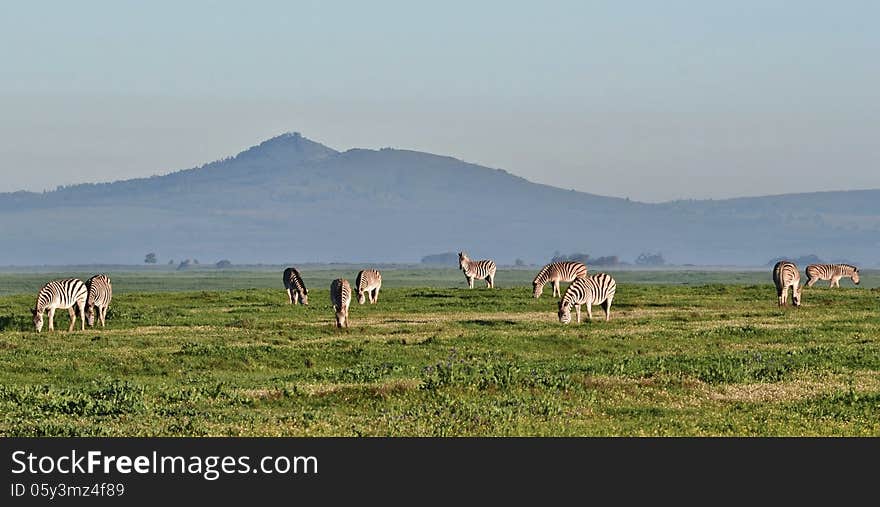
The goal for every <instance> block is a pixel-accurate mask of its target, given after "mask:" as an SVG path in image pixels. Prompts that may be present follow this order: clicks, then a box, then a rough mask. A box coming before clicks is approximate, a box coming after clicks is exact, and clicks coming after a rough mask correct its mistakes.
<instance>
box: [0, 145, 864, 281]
mask: <svg viewBox="0 0 880 507" xmlns="http://www.w3.org/2000/svg"><path fill="white" fill-rule="evenodd" d="M0 229H2V231H3V248H0V264H66V263H98V262H107V263H113V262H120V263H136V262H140V260H141V259H143V256H144V254H145V253H146V252H151V251H152V252H156V253H158V255H159V258H160V262H165V261H167V260H168V259H178V260H180V259H183V258H198V259H201V260H202V262H209V261H211V262H213V261H216V260H217V259H220V258H228V259H232V260H233V262H278V263H281V262H307V261H318V262H333V261H364V262H369V261H373V262H379V261H383V262H415V261H418V259H420V258H421V257H422V256H423V255H426V254H431V253H436V252H443V251H450V250H451V251H457V250H460V249H465V250H467V251H469V252H470V253H471V254H472V256H473V257H489V256H491V257H494V258H495V259H496V260H497V261H499V262H502V263H507V262H512V261H513V260H514V259H515V258H522V259H524V260H526V261H528V262H536V263H539V262H544V261H546V260H547V259H548V258H549V257H550V256H551V255H552V254H553V252H554V251H557V250H558V251H562V252H572V251H581V252H588V253H590V254H592V255H606V254H615V255H619V256H620V257H621V258H622V259H624V260H632V259H633V258H635V257H636V256H637V255H638V254H639V253H641V252H643V251H661V252H663V254H664V256H665V257H666V258H667V259H668V260H669V261H672V262H676V263H695V264H739V265H747V264H752V265H756V264H763V263H764V262H766V260H767V259H769V258H772V257H775V256H779V255H801V254H806V253H815V254H817V255H819V256H820V257H826V258H834V257H846V258H849V259H853V260H856V261H859V262H865V263H868V264H874V263H876V262H877V261H880V255H878V254H877V253H876V252H877V249H878V248H877V247H878V246H880V235H878V232H880V191H878V190H870V191H856V192H828V193H816V194H799V195H783V196H768V197H759V198H744V199H732V200H722V201H677V202H671V203H664V204H645V203H639V202H632V201H629V200H625V199H618V198H611V197H603V196H598V195H593V194H588V193H582V192H575V191H571V190H563V189H559V188H555V187H550V186H547V185H540V184H535V183H532V182H529V181H528V180H525V179H523V178H520V177H517V176H514V175H512V174H509V173H507V172H505V171H503V170H499V169H490V168H487V167H482V166H479V165H474V164H469V163H466V162H462V161H460V160H457V159H454V158H450V157H443V156H438V155H432V154H428V153H421V152H414V151H407V150H396V149H388V148H386V149H381V150H365V149H351V150H348V151H344V152H338V151H336V150H333V149H331V148H328V147H326V146H323V145H321V144H319V143H316V142H314V141H310V140H308V139H306V138H304V137H302V136H301V135H299V134H297V133H292V134H284V135H281V136H278V137H275V138H272V139H270V140H267V141H265V142H263V143H261V144H260V145H258V146H254V147H251V148H250V149H248V150H246V151H243V152H241V153H239V154H238V155H236V156H235V157H232V158H228V159H224V160H219V161H216V162H212V163H210V164H206V165H203V166H201V167H198V168H194V169H188V170H184V171H179V172H176V173H172V174H168V175H165V176H155V177H152V178H143V179H134V180H127V181H119V182H113V183H103V184H85V185H74V186H70V187H64V188H59V189H58V190H56V191H53V192H46V193H28V192H16V193H12V194H0Z"/></svg>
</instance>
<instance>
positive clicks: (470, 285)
mask: <svg viewBox="0 0 880 507" xmlns="http://www.w3.org/2000/svg"><path fill="white" fill-rule="evenodd" d="M467 281H468V289H473V288H474V277H472V276H469V277H467Z"/></svg>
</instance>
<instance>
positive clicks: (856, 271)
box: [852, 268, 859, 285]
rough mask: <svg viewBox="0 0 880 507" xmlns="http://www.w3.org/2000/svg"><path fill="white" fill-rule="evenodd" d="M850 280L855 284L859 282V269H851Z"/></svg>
mask: <svg viewBox="0 0 880 507" xmlns="http://www.w3.org/2000/svg"><path fill="white" fill-rule="evenodd" d="M852 281H853V283H854V284H856V285H858V284H859V269H858V268H856V269H854V270H853V274H852Z"/></svg>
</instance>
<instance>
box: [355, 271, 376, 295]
mask: <svg viewBox="0 0 880 507" xmlns="http://www.w3.org/2000/svg"><path fill="white" fill-rule="evenodd" d="M355 285H356V286H357V291H358V293H361V292H364V291H366V290H371V289H374V288H376V287H378V286H380V285H382V273H380V272H379V271H378V270H375V269H364V270H361V271H360V272H359V273H358V275H357V280H356V282H355Z"/></svg>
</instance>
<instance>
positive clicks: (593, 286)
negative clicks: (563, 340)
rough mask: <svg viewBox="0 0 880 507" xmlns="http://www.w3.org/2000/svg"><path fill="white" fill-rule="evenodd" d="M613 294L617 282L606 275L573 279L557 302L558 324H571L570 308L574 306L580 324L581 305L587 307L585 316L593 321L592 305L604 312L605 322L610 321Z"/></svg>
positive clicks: (615, 290)
mask: <svg viewBox="0 0 880 507" xmlns="http://www.w3.org/2000/svg"><path fill="white" fill-rule="evenodd" d="M615 292H617V282H615V281H614V278H611V276H610V275H608V274H606V273H598V274H595V275H593V276H588V277H586V278H577V279H575V281H574V282H572V284H571V285H569V286H568V289H566V290H565V294H563V295H562V299H560V300H559V312H558V316H559V322H562V323H563V324H568V323H569V322H571V307H572V306H574V307H575V309H576V310H577V321H578V324H580V322H581V305H586V306H587V315H588V316H589V318H590V320H593V305H599V304H601V305H602V309H603V310H605V320H606V321H608V320H611V302H612V301H613V300H614V294H615Z"/></svg>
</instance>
